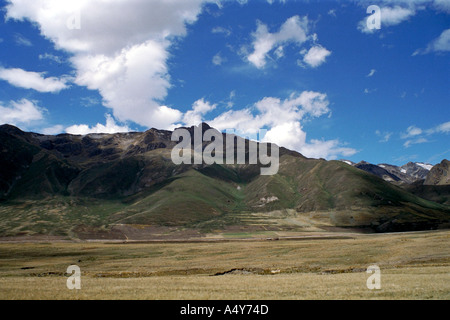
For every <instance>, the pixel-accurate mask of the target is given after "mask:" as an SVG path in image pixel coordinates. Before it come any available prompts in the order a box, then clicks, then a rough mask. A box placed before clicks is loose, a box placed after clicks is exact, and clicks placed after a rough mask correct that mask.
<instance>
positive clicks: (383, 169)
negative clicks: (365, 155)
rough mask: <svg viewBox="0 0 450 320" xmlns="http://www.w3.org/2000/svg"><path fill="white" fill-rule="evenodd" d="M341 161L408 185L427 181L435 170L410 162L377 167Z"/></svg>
mask: <svg viewBox="0 0 450 320" xmlns="http://www.w3.org/2000/svg"><path fill="white" fill-rule="evenodd" d="M341 161H343V162H345V163H347V164H349V165H352V166H354V167H356V168H358V169H361V170H364V171H366V172H369V173H371V174H374V175H376V176H378V177H380V178H382V179H384V180H385V181H389V182H398V183H407V184H411V183H414V182H417V181H421V180H425V179H426V178H427V176H428V173H429V172H430V170H431V168H433V165H431V164H426V163H421V162H408V163H407V164H405V165H403V166H401V167H398V166H395V165H391V164H387V163H382V164H378V165H375V164H371V163H368V162H365V161H361V162H359V163H353V162H351V161H349V160H341Z"/></svg>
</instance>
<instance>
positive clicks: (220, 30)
mask: <svg viewBox="0 0 450 320" xmlns="http://www.w3.org/2000/svg"><path fill="white" fill-rule="evenodd" d="M211 32H212V33H218V34H223V35H225V37H229V36H230V35H231V30H230V29H227V28H224V27H214V28H213V29H212V30H211Z"/></svg>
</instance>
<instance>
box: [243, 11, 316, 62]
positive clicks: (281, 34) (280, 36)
mask: <svg viewBox="0 0 450 320" xmlns="http://www.w3.org/2000/svg"><path fill="white" fill-rule="evenodd" d="M307 33H308V18H307V17H303V18H300V17H299V16H294V17H291V18H289V19H287V20H286V21H285V22H284V23H283V25H282V26H281V27H280V30H279V31H278V32H277V33H270V32H269V30H268V28H267V26H266V25H265V24H263V23H261V22H259V21H258V26H257V29H256V32H254V33H253V43H252V46H253V52H252V53H251V54H250V55H248V56H247V60H248V61H249V62H250V63H252V64H253V65H254V66H255V67H257V68H258V69H261V68H263V67H264V66H265V65H266V59H267V57H268V54H269V52H270V51H272V50H273V49H274V48H275V47H279V46H280V45H282V44H285V43H295V44H297V45H301V44H302V43H304V42H305V41H306V40H307Z"/></svg>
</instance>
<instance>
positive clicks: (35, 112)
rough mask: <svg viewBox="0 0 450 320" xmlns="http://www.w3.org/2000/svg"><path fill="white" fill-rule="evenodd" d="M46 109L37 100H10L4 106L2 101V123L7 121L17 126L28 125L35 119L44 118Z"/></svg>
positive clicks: (0, 104) (0, 117)
mask: <svg viewBox="0 0 450 320" xmlns="http://www.w3.org/2000/svg"><path fill="white" fill-rule="evenodd" d="M44 112H45V109H43V108H41V107H39V106H38V105H37V103H36V101H30V100H28V99H22V100H19V101H10V102H9V104H8V105H6V106H4V105H3V103H0V123H7V124H11V125H15V126H19V125H24V124H25V125H26V124H29V123H31V122H33V121H37V120H42V119H43V118H44Z"/></svg>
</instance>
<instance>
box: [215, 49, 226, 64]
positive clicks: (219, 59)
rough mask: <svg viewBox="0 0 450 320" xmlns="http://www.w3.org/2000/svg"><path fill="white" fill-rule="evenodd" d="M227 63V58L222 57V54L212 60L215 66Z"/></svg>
mask: <svg viewBox="0 0 450 320" xmlns="http://www.w3.org/2000/svg"><path fill="white" fill-rule="evenodd" d="M225 61H226V58H223V57H222V56H221V55H220V52H219V53H217V54H216V55H215V56H214V57H213V59H212V63H213V64H214V65H216V66H220V65H222V63H224V62H225Z"/></svg>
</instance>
